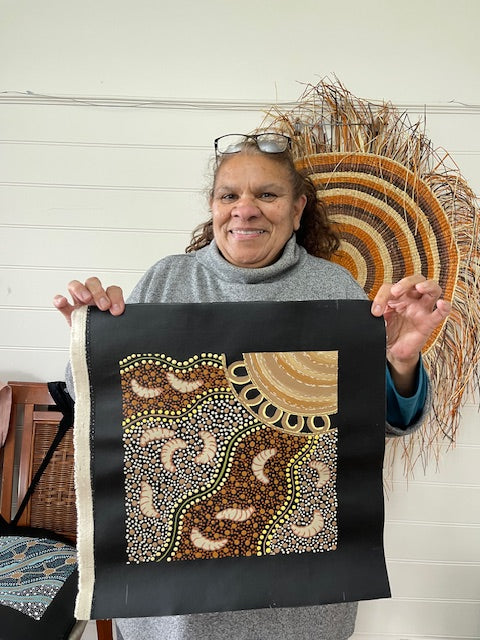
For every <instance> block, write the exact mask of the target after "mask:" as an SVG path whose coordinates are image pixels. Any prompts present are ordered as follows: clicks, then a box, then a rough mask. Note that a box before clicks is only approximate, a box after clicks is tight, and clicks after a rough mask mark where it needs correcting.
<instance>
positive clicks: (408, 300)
mask: <svg viewBox="0 0 480 640" xmlns="http://www.w3.org/2000/svg"><path fill="white" fill-rule="evenodd" d="M275 136H278V134H275ZM280 138H285V139H286V140H287V142H286V143H285V142H283V145H282V144H281V145H280V146H279V145H278V144H276V140H277V138H275V137H272V136H269V137H268V138H266V139H261V138H260V137H259V136H258V135H257V136H254V135H252V136H249V135H245V136H238V135H237V134H236V136H235V141H234V142H235V144H225V145H223V143H222V144H220V145H219V144H218V139H217V145H216V151H217V164H216V167H215V175H214V180H213V187H212V191H211V193H210V207H211V213H212V216H211V218H210V219H209V220H208V221H207V222H205V223H204V224H203V225H201V226H200V227H199V228H198V229H197V230H196V231H195V232H194V234H193V237H192V241H191V243H190V245H189V246H188V247H187V250H186V254H184V255H174V256H168V257H166V258H163V259H162V260H160V261H159V262H157V263H156V264H155V265H154V266H153V267H151V269H149V270H148V271H147V273H146V274H145V275H144V276H143V278H142V279H141V280H140V282H139V283H138V284H137V285H136V287H135V288H134V290H133V292H132V293H131V295H130V297H129V298H128V302H130V303H156V302H166V303H192V302H200V303H208V302H239V303H243V302H247V301H279V302H282V301H301V300H328V299H330V300H332V299H351V300H355V299H357V300H359V299H362V300H363V299H365V297H366V295H365V293H364V291H363V289H362V288H361V286H360V285H359V284H358V283H357V282H356V281H355V280H354V279H353V277H352V276H351V274H350V273H349V272H348V271H347V270H346V269H344V268H343V267H341V266H339V265H338V264H335V263H333V262H331V261H330V260H329V258H330V257H331V256H332V254H333V253H334V252H335V251H336V249H337V248H338V244H339V243H338V236H337V234H336V233H335V231H334V229H333V228H332V226H331V224H330V222H329V220H328V217H327V214H326V210H325V208H324V205H322V203H321V202H319V200H318V199H317V194H316V189H315V187H314V185H313V183H312V182H311V181H310V180H309V179H308V178H305V177H304V176H303V175H301V174H300V173H299V172H297V171H296V170H295V166H294V164H293V160H292V156H291V152H290V148H289V147H290V143H289V142H288V140H289V139H288V138H287V137H286V136H280ZM222 139H223V141H224V142H225V139H224V138H222ZM265 140H268V142H269V143H272V140H273V142H274V144H273V146H272V144H269V145H264V144H263V143H264V142H265ZM227 142H228V141H227ZM280 142H281V140H280ZM68 290H69V292H70V295H71V296H72V299H73V300H72V303H70V302H69V301H68V300H67V298H66V297H65V296H57V297H56V298H55V301H54V304H55V306H56V307H57V308H58V309H59V310H60V311H61V313H62V314H63V315H64V316H65V318H66V319H67V320H68V321H70V317H71V314H72V312H73V310H74V309H75V308H77V307H80V306H82V305H85V304H94V305H96V306H98V307H99V308H100V309H101V310H103V311H107V310H109V311H110V313H112V314H113V315H120V314H121V313H123V310H124V308H125V302H124V298H123V293H122V291H121V289H119V288H118V287H108V288H106V289H104V288H103V285H102V284H101V282H100V281H99V280H98V278H90V279H89V280H87V281H86V282H85V283H84V284H83V283H81V282H79V281H77V280H75V281H73V282H71V283H70V284H69V286H68ZM440 296H441V289H440V287H439V285H438V284H437V283H436V282H434V281H431V280H426V279H425V278H424V277H423V276H421V275H415V274H412V275H409V276H408V277H405V278H403V279H402V280H401V281H400V282H397V283H396V284H394V285H392V284H384V285H383V286H381V287H380V289H379V291H378V293H377V294H376V296H375V298H374V300H373V303H372V314H373V315H375V316H382V315H383V316H384V318H385V320H386V323H387V343H388V346H387V360H388V371H387V419H388V423H387V425H386V430H387V433H389V434H390V435H396V436H403V435H406V434H408V433H411V432H412V431H414V430H415V429H416V428H418V427H419V425H420V424H421V423H422V421H423V419H424V417H425V413H426V412H427V411H428V410H429V407H430V405H429V401H428V397H429V394H428V389H429V382H428V379H427V376H426V374H425V371H424V369H423V365H422V363H421V360H420V351H421V348H422V346H423V345H424V344H425V342H426V341H427V340H428V338H429V336H430V334H431V333H432V331H433V330H434V328H435V327H436V326H437V325H438V324H439V323H441V322H442V321H443V320H444V318H445V317H446V316H447V315H448V313H449V310H450V305H449V303H448V302H445V301H444V300H442V299H441V297H440ZM242 309H243V306H242V305H239V307H238V313H239V314H242ZM224 330H225V328H224V327H218V331H219V332H222V331H224ZM266 330H268V328H267V327H266ZM150 391H151V390H146V392H147V393H149V392H150ZM142 393H145V391H143V390H142ZM406 396H408V397H406ZM172 450H173V449H172ZM314 530H316V528H315V527H314V528H313V529H312V531H314ZM355 615H356V604H355V603H346V602H341V603H338V604H333V605H325V606H314V607H300V608H297V609H288V608H284V609H266V610H250V611H235V612H223V613H211V614H201V615H196V614H195V615H189V616H180V615H179V616H164V617H161V618H146V619H132V620H128V619H126V620H120V621H118V623H117V625H118V628H119V631H120V633H119V637H120V638H122V637H123V639H124V640H129V639H130V638H132V639H133V638H135V640H144V639H145V640H146V639H147V638H152V637H165V638H166V637H168V638H174V639H175V640H193V639H195V640H198V639H200V638H209V640H216V639H218V640H220V638H225V637H226V636H228V635H232V634H234V635H235V638H236V640H251V638H252V637H261V638H262V639H263V640H277V639H278V638H282V639H283V640H293V639H295V640H307V639H308V640H310V639H311V638H318V639H319V640H320V639H322V638H336V639H337V640H346V638H349V637H350V636H351V634H352V633H353V630H354V624H355Z"/></svg>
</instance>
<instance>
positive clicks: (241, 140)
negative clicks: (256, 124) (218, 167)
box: [217, 133, 247, 153]
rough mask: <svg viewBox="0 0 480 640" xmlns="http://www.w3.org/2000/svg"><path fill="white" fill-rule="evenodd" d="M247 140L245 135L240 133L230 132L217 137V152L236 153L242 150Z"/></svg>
mask: <svg viewBox="0 0 480 640" xmlns="http://www.w3.org/2000/svg"><path fill="white" fill-rule="evenodd" d="M246 140H247V136H245V135H242V134H240V133H230V134H228V135H226V136H222V137H221V138H217V152H218V153H238V152H239V151H241V150H242V147H243V145H244V144H245V142H246Z"/></svg>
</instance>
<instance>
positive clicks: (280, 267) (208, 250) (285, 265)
mask: <svg viewBox="0 0 480 640" xmlns="http://www.w3.org/2000/svg"><path fill="white" fill-rule="evenodd" d="M304 252H305V249H303V247H300V246H299V245H298V244H297V242H296V238H295V234H294V235H292V237H291V238H290V240H289V241H288V242H287V244H286V245H285V246H284V248H283V252H282V255H281V256H280V258H279V259H278V260H277V261H276V262H274V263H273V264H270V265H268V267H260V268H258V269H246V268H244V267H236V266H235V265H233V264H230V262H228V261H227V260H225V258H224V257H223V256H222V254H221V253H220V251H219V250H218V247H217V245H216V243H215V240H212V241H211V243H210V244H209V245H208V246H206V247H204V248H203V249H200V250H199V251H197V252H196V253H195V258H196V259H197V260H198V261H199V262H200V264H202V265H203V266H204V267H205V268H206V269H209V270H210V271H214V272H215V274H216V276H217V277H218V278H220V279H221V280H225V281H228V282H238V283H242V284H255V283H257V282H267V281H268V280H270V279H271V278H278V276H279V275H281V274H282V273H284V272H285V271H288V269H291V268H292V267H293V266H294V265H296V264H297V263H298V262H299V260H300V258H301V256H302V253H304Z"/></svg>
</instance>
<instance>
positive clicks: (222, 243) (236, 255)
mask: <svg viewBox="0 0 480 640" xmlns="http://www.w3.org/2000/svg"><path fill="white" fill-rule="evenodd" d="M306 201H307V198H306V196H304V195H302V196H300V197H299V198H297V199H294V196H293V189H292V186H291V184H290V180H289V174H288V169H286V168H285V167H284V166H282V165H281V164H279V163H278V162H275V160H272V159H271V158H269V157H268V156H267V155H265V154H254V155H246V154H243V153H236V154H232V156H231V157H230V158H228V159H226V160H224V161H223V163H222V164H221V166H220V167H219V169H218V171H217V176H216V180H215V188H214V191H213V197H212V200H211V202H210V205H211V208H212V214H213V234H214V237H215V241H216V243H217V246H218V249H219V250H220V252H221V254H222V255H223V257H224V258H225V260H228V262H230V263H231V264H233V265H235V266H236V267H247V268H250V269H254V268H258V267H266V266H267V265H269V264H272V263H273V262H275V261H276V260H277V258H278V257H279V255H280V254H281V252H282V249H283V247H284V246H285V243H286V242H287V241H288V239H289V238H290V236H291V235H292V233H293V231H297V229H298V228H299V226H300V218H301V217H302V212H303V208H304V207H305V203H306Z"/></svg>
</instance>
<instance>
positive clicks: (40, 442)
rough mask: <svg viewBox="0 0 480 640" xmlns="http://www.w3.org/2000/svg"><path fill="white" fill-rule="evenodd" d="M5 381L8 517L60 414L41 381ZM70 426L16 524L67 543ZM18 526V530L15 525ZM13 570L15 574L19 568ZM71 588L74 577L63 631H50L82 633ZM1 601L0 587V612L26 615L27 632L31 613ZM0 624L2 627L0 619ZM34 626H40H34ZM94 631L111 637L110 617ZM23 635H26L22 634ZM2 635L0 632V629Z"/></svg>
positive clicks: (71, 516) (72, 530) (70, 532)
mask: <svg viewBox="0 0 480 640" xmlns="http://www.w3.org/2000/svg"><path fill="white" fill-rule="evenodd" d="M9 385H10V387H11V388H12V412H11V416H10V424H9V430H8V436H7V440H6V442H5V446H4V448H3V451H2V450H0V456H1V457H0V461H1V472H0V473H1V475H0V478H1V486H0V491H1V498H0V513H1V515H2V516H3V518H4V519H5V520H6V521H7V522H10V519H11V514H12V505H13V506H15V505H16V506H17V507H18V505H20V504H21V502H22V500H23V498H24V496H25V494H26V492H27V489H28V487H29V485H30V483H31V480H32V478H33V476H34V474H35V472H36V470H37V469H38V467H39V466H40V464H41V462H42V460H43V458H44V456H45V454H46V452H47V451H48V448H49V447H50V444H51V442H52V440H53V438H54V436H55V434H56V433H57V429H58V424H59V422H60V419H61V418H62V414H61V413H59V412H58V411H52V410H49V408H50V409H52V408H54V407H53V405H54V401H53V400H52V398H51V396H50V394H49V392H48V387H47V385H46V384H45V383H24V382H10V383H9ZM72 432H73V429H69V430H68V431H67V433H66V434H65V436H64V438H63V439H62V441H61V443H60V444H59V446H58V447H57V449H56V450H55V453H54V454H53V456H52V459H51V460H50V463H49V464H48V466H47V468H46V470H45V471H44V473H43V474H42V476H41V478H40V480H39V482H38V484H37V486H36V488H35V491H34V493H33V495H32V497H31V498H30V500H29V502H28V504H27V507H26V508H25V510H24V512H23V514H22V516H21V518H20V519H19V521H18V527H29V528H31V529H30V531H28V530H25V535H27V534H28V533H32V535H34V536H35V533H36V531H37V530H42V529H43V530H48V531H50V532H53V533H54V534H57V535H58V536H61V538H62V539H64V540H65V541H71V542H72V544H74V543H75V538H76V508H75V491H74V481H73V440H72V438H73V433H72ZM20 440H21V445H20ZM16 452H17V453H16ZM18 452H19V454H18ZM16 458H19V466H18V472H17V469H16V464H15V460H16ZM18 531H19V532H20V531H23V530H22V529H18ZM3 540H4V541H5V540H7V543H6V545H7V546H8V545H9V544H10V542H9V541H11V540H12V538H3ZM17 555H18V554H17ZM71 562H72V561H70V563H71ZM75 573H76V569H75ZM18 575H19V576H20V575H21V570H20V571H19V573H18ZM0 577H1V574H0ZM74 578H75V576H72V577H71V579H69V580H73V579H74ZM69 580H66V581H65V586H67V583H68V581H69ZM75 580H76V578H75ZM61 591H63V587H62V589H61V590H60V591H59V593H60V592H61ZM75 594H76V581H75V583H74V584H73V588H72V589H71V596H69V597H70V599H71V602H70V601H68V608H67V610H66V612H67V614H68V616H69V617H67V618H66V619H65V620H64V622H63V624H64V625H66V630H65V635H60V633H62V632H63V631H62V630H60V631H58V633H57V632H56V635H55V637H58V638H60V637H62V638H68V639H69V640H77V639H79V638H81V636H82V634H83V631H84V628H85V626H86V624H87V623H86V622H85V621H76V622H75V620H74V618H73V605H74V597H75ZM9 597H10V596H9ZM56 598H57V596H55V597H54V599H53V601H52V604H51V605H50V606H49V607H48V608H47V610H46V612H45V614H44V616H42V618H41V620H43V619H44V618H47V617H48V616H47V612H48V610H49V609H50V607H52V608H53V605H54V603H55V600H56ZM10 599H11V598H10ZM3 605H4V602H3V603H2V602H1V591H0V606H2V608H3V612H4V613H3V615H4V617H5V616H10V617H12V616H17V617H18V621H19V624H21V623H23V621H24V619H27V625H30V627H29V628H30V630H31V631H30V633H34V631H32V629H33V628H34V627H32V626H31V625H33V624H35V622H32V619H28V618H29V616H28V615H24V614H18V612H17V611H16V610H15V606H14V605H12V603H11V602H10V604H9V605H8V606H3ZM62 606H63V607H64V608H65V606H66V605H65V604H63V605H62ZM54 611H55V610H54ZM1 615H2V614H1V613H0V616H1ZM49 615H50V614H49ZM50 617H52V616H50ZM53 617H54V618H55V620H57V619H58V620H59V619H60V618H61V616H60V615H55V616H53ZM12 620H13V622H15V621H16V620H15V619H14V618H12ZM68 620H70V622H68ZM40 622H41V621H40ZM59 624H60V622H59ZM72 625H73V626H72ZM1 626H2V630H3V629H4V626H3V623H2V625H1ZM38 630H39V631H40V627H39V629H38ZM97 636H98V640H112V638H113V636H112V623H111V621H110V620H98V621H97ZM19 637H20V636H19ZM24 637H27V635H25V636H24ZM28 637H30V636H28ZM31 637H46V636H45V635H41V634H38V635H37V634H35V635H31ZM3 638H4V636H3V635H2V639H3ZM6 640H8V637H6Z"/></svg>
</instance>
